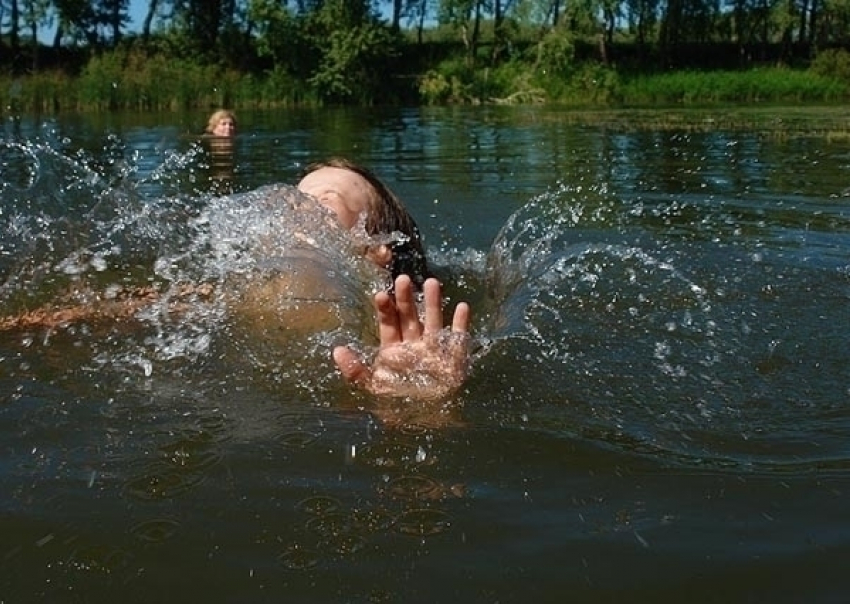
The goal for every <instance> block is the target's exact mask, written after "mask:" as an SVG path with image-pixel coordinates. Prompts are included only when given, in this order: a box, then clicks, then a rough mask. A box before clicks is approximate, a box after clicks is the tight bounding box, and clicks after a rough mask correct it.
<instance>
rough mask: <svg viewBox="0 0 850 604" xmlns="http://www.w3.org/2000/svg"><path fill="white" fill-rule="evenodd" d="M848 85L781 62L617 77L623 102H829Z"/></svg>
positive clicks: (840, 95)
mask: <svg viewBox="0 0 850 604" xmlns="http://www.w3.org/2000/svg"><path fill="white" fill-rule="evenodd" d="M848 91H850V86H848V84H847V83H846V82H843V81H841V80H839V79H838V78H833V77H828V76H824V75H821V74H818V73H815V72H813V71H806V70H796V69H788V68H782V67H774V68H761V69H751V70H747V71H709V72H695V71H678V72H671V73H663V74H651V75H635V76H632V77H629V78H623V83H622V87H621V94H620V98H621V99H622V101H623V102H624V103H625V104H627V105H638V106H648V105H656V104H665V105H677V104H681V105H703V104H715V103H776V102H835V101H839V100H842V99H844V98H846V97H847V94H848Z"/></svg>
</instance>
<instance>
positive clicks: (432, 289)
mask: <svg viewBox="0 0 850 604" xmlns="http://www.w3.org/2000/svg"><path fill="white" fill-rule="evenodd" d="M423 288H424V289H425V333H437V332H438V331H440V330H441V329H442V328H443V298H442V292H441V287H440V282H439V281H437V280H436V279H434V278H433V277H432V278H430V279H427V280H426V281H425V284H424V285H423Z"/></svg>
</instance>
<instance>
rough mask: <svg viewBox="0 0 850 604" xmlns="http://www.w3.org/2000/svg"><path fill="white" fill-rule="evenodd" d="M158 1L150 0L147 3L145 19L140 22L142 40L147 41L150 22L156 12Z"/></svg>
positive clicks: (149, 32)
mask: <svg viewBox="0 0 850 604" xmlns="http://www.w3.org/2000/svg"><path fill="white" fill-rule="evenodd" d="M158 1H159V0H150V2H149V3H148V12H147V14H146V15H145V21H144V23H143V24H142V40H144V41H145V42H147V41H148V39H150V36H151V24H152V23H153V17H154V15H155V14H156V8H157V3H158Z"/></svg>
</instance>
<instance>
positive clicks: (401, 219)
mask: <svg viewBox="0 0 850 604" xmlns="http://www.w3.org/2000/svg"><path fill="white" fill-rule="evenodd" d="M320 168H340V169H343V170H348V171H350V172H354V173H355V174H358V175H359V176H362V177H363V179H364V180H366V182H368V183H369V185H370V186H371V187H372V189H373V190H374V191H375V193H376V195H377V199H378V203H377V204H374V203H372V204H370V208H369V213H368V215H367V216H366V232H367V233H368V234H370V235H377V234H388V233H393V232H399V233H402V234H403V235H405V236H406V237H407V240H406V241H400V242H395V243H392V244H390V249H391V250H392V254H393V259H392V265H391V267H390V269H391V271H392V275H393V279H395V278H396V277H397V276H398V275H408V276H409V277H410V278H411V279H412V280H413V282H414V283H415V284H416V285H417V286H419V287H421V286H422V284H423V283H424V282H425V279H427V278H428V277H429V276H430V271H429V270H428V262H427V260H426V258H425V249H424V247H423V245H422V237H421V235H420V234H419V227H418V226H416V221H414V220H413V217H412V216H411V215H410V213H409V212H408V211H407V209H405V207H404V204H402V203H401V200H400V199H399V198H398V197H396V195H395V193H393V192H392V191H391V190H390V189H389V187H387V185H385V184H384V183H383V182H382V181H381V180H380V179H379V178H378V177H377V176H375V174H374V173H373V172H372V171H371V170H369V169H368V168H365V167H364V166H361V165H359V164H356V163H354V162H352V161H350V160H347V159H344V158H341V157H332V158H330V159H328V160H325V161H323V162H317V163H314V164H310V165H309V166H307V168H306V169H305V170H304V174H305V175H307V174H310V173H311V172H315V171H316V170H318V169H320Z"/></svg>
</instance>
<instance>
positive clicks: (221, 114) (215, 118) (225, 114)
mask: <svg viewBox="0 0 850 604" xmlns="http://www.w3.org/2000/svg"><path fill="white" fill-rule="evenodd" d="M226 118H230V119H231V120H233V125H234V126H235V125H236V114H234V113H233V112H232V111H230V110H229V109H219V110H217V111H213V114H212V115H211V116H210V119H209V120H207V129H206V132H207V134H212V131H213V130H215V127H216V126H218V123H219V122H220V121H221V120H223V119H226Z"/></svg>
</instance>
